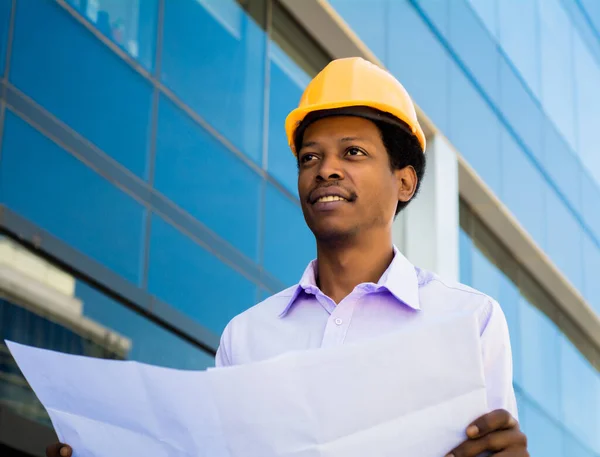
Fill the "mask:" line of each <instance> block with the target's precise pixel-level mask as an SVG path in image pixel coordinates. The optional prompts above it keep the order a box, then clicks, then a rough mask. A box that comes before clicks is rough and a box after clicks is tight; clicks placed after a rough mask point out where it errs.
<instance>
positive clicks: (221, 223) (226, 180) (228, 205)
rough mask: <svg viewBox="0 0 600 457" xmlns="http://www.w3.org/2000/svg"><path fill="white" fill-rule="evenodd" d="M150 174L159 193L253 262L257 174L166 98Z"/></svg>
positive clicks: (257, 194) (258, 191)
mask: <svg viewBox="0 0 600 457" xmlns="http://www.w3.org/2000/svg"><path fill="white" fill-rule="evenodd" d="M155 174H156V176H155V180H154V185H155V187H156V189H157V190H158V191H159V192H161V193H163V194H164V195H166V196H167V197H169V198H170V199H171V200H173V201H174V202H175V203H177V204H178V205H179V206H181V207H182V208H183V209H185V210H186V211H188V212H189V213H190V214H191V215H192V216H194V217H195V218H196V219H198V220H200V221H201V222H202V223H203V224H205V225H206V226H208V227H209V228H210V229H211V230H213V231H214V232H216V233H217V234H219V235H220V236H221V237H223V238H224V239H226V240H227V241H229V242H230V243H231V244H232V245H234V246H236V247H237V248H238V249H240V250H241V251H242V252H243V253H244V254H246V255H247V256H248V257H250V258H251V259H253V260H256V261H258V247H257V239H258V234H257V233H258V232H257V231H258V203H259V198H260V182H261V178H260V176H259V175H258V174H257V173H256V172H255V171H254V170H252V169H251V168H250V167H249V166H248V165H247V164H245V163H244V162H242V161H241V160H240V159H239V158H238V157H236V156H235V154H234V153H233V152H231V151H230V150H228V149H227V148H226V147H225V146H224V145H223V144H222V143H221V142H220V141H219V140H217V139H216V138H215V137H214V136H212V135H211V134H210V133H208V132H207V131H206V130H204V129H203V128H202V127H201V126H199V125H198V124H196V123H195V122H194V121H193V120H192V119H191V118H190V117H189V116H187V114H185V113H184V112H183V111H182V110H180V109H179V108H177V107H176V106H175V105H174V104H173V103H172V102H170V101H169V100H168V99H167V98H166V97H161V99H160V105H159V116H158V132H157V138H156V173H155ZM240 227H244V229H243V230H240Z"/></svg>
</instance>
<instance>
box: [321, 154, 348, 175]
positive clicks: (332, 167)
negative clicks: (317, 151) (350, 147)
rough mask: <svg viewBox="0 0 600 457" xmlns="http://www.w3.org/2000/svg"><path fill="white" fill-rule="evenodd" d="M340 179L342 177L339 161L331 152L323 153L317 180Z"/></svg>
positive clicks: (342, 171)
mask: <svg viewBox="0 0 600 457" xmlns="http://www.w3.org/2000/svg"><path fill="white" fill-rule="evenodd" d="M340 179H344V170H343V168H342V163H341V161H340V160H339V158H337V157H336V156H335V155H333V154H327V155H325V157H324V158H323V160H321V163H320V166H319V172H318V174H317V181H339V180H340Z"/></svg>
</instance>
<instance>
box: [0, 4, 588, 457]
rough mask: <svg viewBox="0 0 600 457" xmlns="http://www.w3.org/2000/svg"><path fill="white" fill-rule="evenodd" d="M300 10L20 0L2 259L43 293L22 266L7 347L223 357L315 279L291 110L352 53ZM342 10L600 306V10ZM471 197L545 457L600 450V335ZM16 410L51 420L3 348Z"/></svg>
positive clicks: (182, 364) (484, 275)
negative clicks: (227, 345)
mask: <svg viewBox="0 0 600 457" xmlns="http://www.w3.org/2000/svg"><path fill="white" fill-rule="evenodd" d="M292 2H293V0H292V1H290V0H238V1H235V0H0V229H1V230H2V233H3V235H4V238H2V240H3V241H0V253H3V255H4V259H3V258H2V257H1V256H0V273H1V272H2V271H5V273H6V272H9V273H6V274H17V275H20V276H18V277H19V278H20V279H19V280H20V281H22V282H23V284H24V285H25V286H24V287H23V290H21V292H20V293H17V292H15V291H11V290H8V289H6V288H5V289H3V288H2V287H3V286H2V285H3V284H4V283H3V282H2V281H1V280H2V275H1V274H0V331H1V332H2V333H1V334H0V337H1V339H2V340H3V339H4V338H9V339H13V340H16V341H21V342H24V343H27V344H35V345H38V346H43V347H49V348H52V349H57V350H62V351H66V352H72V353H78V354H85V355H92V356H99V357H110V358H123V359H132V360H138V361H142V362H147V363H153V364H158V365H163V366H170V367H177V368H191V369H202V368H205V367H207V366H210V365H212V364H213V356H214V352H215V350H216V348H217V345H218V341H219V335H220V333H221V331H222V330H223V328H224V327H225V325H226V323H227V322H228V321H229V320H230V319H231V318H232V317H233V316H235V315H236V314H238V313H240V312H241V311H243V310H245V309H247V308H248V307H250V306H252V305H253V304H255V303H257V302H259V301H260V300H262V299H263V298H265V297H267V296H269V295H270V294H272V293H274V292H277V291H279V290H281V289H283V288H285V287H287V286H289V285H291V284H293V283H295V282H297V281H298V279H299V277H300V275H301V273H302V271H303V269H304V268H305V266H306V264H307V263H308V262H309V261H310V260H311V259H312V258H313V257H314V255H315V248H314V241H313V239H312V235H311V233H310V232H309V230H308V229H307V228H306V226H305V224H304V219H303V217H302V213H301V209H300V205H299V202H298V197H297V190H296V173H297V168H296V164H295V161H294V158H293V156H292V154H291V153H290V151H289V148H288V146H287V143H286V138H285V132H284V129H283V125H284V119H285V116H286V115H287V113H288V112H289V111H290V110H291V109H292V108H293V107H294V106H295V105H296V104H297V102H298V100H299V98H300V95H301V93H302V90H303V88H304V87H305V86H306V84H307V83H308V81H309V80H310V78H311V77H312V76H313V75H314V74H316V72H318V71H319V70H320V69H321V68H322V67H323V66H324V65H325V64H326V63H327V62H328V61H329V60H330V59H331V58H333V57H337V56H334V55H333V54H332V52H331V51H330V49H331V47H329V48H328V46H327V45H326V44H325V43H323V42H321V41H320V39H319V38H318V37H317V36H316V34H315V33H311V32H310V30H308V29H307V27H306V24H303V23H302V21H301V20H300V19H299V18H298V17H297V16H295V15H294V14H292V12H291V9H290V3H292ZM325 3H327V2H314V1H312V0H310V1H306V2H304V3H303V5H307V6H306V8H309V7H312V6H314V5H316V4H321V5H322V4H325ZM298 5H299V3H298V2H296V5H295V7H296V8H301V7H299V6H298ZM311 5H312V6H311ZM328 5H329V6H330V7H331V8H330V10H331V11H330V12H329V14H332V15H335V16H336V18H337V19H338V22H337V23H338V24H339V27H340V30H342V31H345V32H344V33H347V34H350V35H352V36H353V39H354V40H358V41H359V42H360V43H361V46H363V47H364V48H368V50H369V52H371V53H372V55H373V56H375V57H376V58H377V59H378V60H379V62H380V63H381V64H383V65H384V66H385V67H386V68H387V69H389V71H390V72H392V73H393V74H394V75H395V76H396V77H397V78H398V79H399V80H400V81H401V82H402V83H403V84H404V85H405V87H406V88H407V90H408V91H409V92H410V94H411V95H412V96H413V98H414V100H415V102H416V103H417V104H418V106H419V109H420V110H421V112H422V114H423V115H424V116H426V117H427V120H428V124H429V125H430V126H433V127H432V128H430V129H429V130H431V132H429V134H430V135H441V136H443V137H444V138H446V139H447V141H448V142H449V143H450V144H451V145H452V147H453V149H454V150H455V151H456V154H457V155H458V156H460V158H461V160H463V161H464V163H466V164H468V166H469V167H471V168H472V170H473V171H474V173H475V174H476V175H477V176H478V178H479V179H480V180H481V182H483V183H484V185H485V187H486V189H487V190H488V191H489V192H490V193H491V194H493V196H494V198H495V199H496V200H497V204H498V205H500V206H501V207H502V208H503V211H506V212H507V213H509V214H510V215H511V217H512V218H513V219H514V220H515V221H517V223H518V225H519V227H520V228H521V229H522V230H523V232H524V233H526V234H527V236H528V237H529V239H530V240H531V242H532V243H533V244H534V245H535V246H536V248H537V249H538V250H539V253H540V254H539V255H540V256H541V258H543V260H544V262H547V263H548V264H550V265H552V268H554V270H555V271H556V272H557V273H556V274H558V275H560V276H561V277H562V278H564V279H565V281H566V282H568V284H569V285H570V287H571V288H572V289H573V290H574V291H575V292H574V293H576V294H578V295H577V296H579V297H581V300H582V302H584V303H585V306H587V307H588V308H589V309H591V310H592V311H594V312H595V314H594V318H595V319H600V318H599V317H598V315H600V281H598V279H597V274H598V272H599V271H600V211H599V210H598V205H599V204H600V155H599V154H598V148H597V146H596V142H597V140H596V137H595V135H596V131H597V126H599V125H600V91H599V90H598V87H600V6H598V5H600V4H599V3H597V2H596V1H595V0H451V1H447V0H329V2H328ZM308 25H309V26H310V23H309V24H308ZM308 28H310V27H308ZM465 197H467V196H466V195H463V190H462V188H461V194H460V195H456V200H457V201H458V200H459V199H460V200H461V202H462V203H461V204H460V229H459V240H458V241H457V250H458V255H459V259H460V275H459V278H458V279H460V280H461V281H462V282H464V283H467V284H469V285H472V286H473V287H475V288H477V289H480V290H482V291H483V292H485V293H488V294H489V295H491V296H493V297H494V298H496V299H497V300H498V301H499V302H500V304H501V306H502V307H503V309H504V311H505V314H506V316H507V320H508V322H509V327H510V331H511V341H512V345H513V353H514V365H515V388H516V390H517V394H518V401H519V409H520V420H521V423H522V426H523V428H524V429H525V431H526V433H527V434H528V437H529V441H530V453H531V455H532V456H534V457H537V456H539V457H542V456H544V457H550V456H561V457H579V456H582V457H584V456H585V457H588V456H589V457H592V456H600V374H599V372H598V368H599V367H600V356H599V355H598V354H599V353H600V347H597V346H596V344H595V343H594V341H593V338H590V337H589V335H583V334H582V332H580V331H579V329H578V327H577V323H573V322H571V320H570V318H569V313H568V312H564V310H562V309H561V305H560V303H558V302H557V300H555V299H554V297H552V295H551V294H550V293H549V291H548V290H547V287H546V285H545V284H543V283H540V282H539V281H538V280H537V279H536V276H535V274H534V273H535V271H533V272H532V271H528V269H527V268H526V267H524V266H523V265H521V264H520V262H519V260H518V259H517V258H516V257H515V256H514V255H513V254H514V252H513V251H514V249H516V248H515V247H514V246H511V245H510V244H508V245H507V244H506V243H504V242H502V241H500V240H498V239H497V236H496V235H498V231H502V230H503V227H497V226H496V227H495V226H486V224H485V223H484V222H482V220H481V218H480V217H479V214H478V213H479V211H480V208H479V207H478V206H477V205H473V204H468V203H466V202H465V200H464V199H465ZM3 242H4V243H5V244H6V246H8V247H7V248H6V249H5V250H4V251H3V250H2V248H1V246H2V243H3ZM24 265H25V266H24ZM27 265H29V267H27ZM3 266H4V267H5V270H2V268H1V267H3ZM41 271H44V272H45V273H44V274H43V275H42V273H40V272H41ZM15 272H17V273H15ZM38 273H39V274H38ZM52 275H55V276H52ZM56 275H57V276H56ZM59 276H60V278H62V279H61V280H60V281H58V280H55V281H53V280H51V279H48V278H54V277H59ZM44 278H45V279H44ZM61 281H62V282H61ZM33 283H35V284H38V283H39V284H42V285H43V287H42V286H40V288H41V289H43V290H44V291H45V292H44V294H45V295H43V294H42V295H40V297H37V298H35V297H31V296H30V295H27V294H26V292H24V291H26V290H27V289H28V288H27V284H33ZM58 283H60V284H63V283H64V284H66V285H65V286H64V287H62V286H61V287H58V286H56V284H58ZM46 289H47V290H46ZM57 294H58V295H57ZM59 296H60V300H59V299H58V298H57V297H59ZM43 297H52V300H54V301H52V303H55V302H56V303H59V302H60V303H63V302H64V303H67V304H69V303H70V304H71V305H69V306H71V308H69V309H70V310H72V312H71V311H70V314H69V313H66V311H65V312H63V311H60V312H59V310H60V309H62V308H60V306H62V305H56V307H54V308H53V307H52V306H41V305H40V303H41V302H44V303H49V302H50V301H48V300H50V299H49V298H46V299H45V298H43ZM61 300H62V301H61ZM74 303H79V305H74ZM65 307H68V306H67V305H65ZM59 308H60V309H59ZM65 309H66V308H65ZM567 311H568V310H567ZM115 341H117V343H118V344H117V343H115ZM0 407H6V408H8V409H10V410H11V411H12V412H14V413H15V414H19V415H21V416H25V417H27V418H28V419H31V420H32V421H37V422H41V423H44V422H45V420H46V419H45V416H44V414H43V411H41V410H40V408H39V405H37V404H36V400H35V398H34V397H33V396H32V395H31V393H30V391H28V388H27V386H26V384H25V383H24V380H23V379H22V378H20V377H19V375H18V373H17V371H16V370H15V367H14V365H13V364H12V362H11V360H10V359H9V357H8V355H7V353H6V350H5V348H4V349H2V346H0ZM0 449H1V448H0ZM15 455H16V454H15Z"/></svg>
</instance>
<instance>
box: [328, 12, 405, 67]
mask: <svg viewBox="0 0 600 457" xmlns="http://www.w3.org/2000/svg"><path fill="white" fill-rule="evenodd" d="M400 1H402V2H405V1H406V0H400ZM329 3H331V5H332V6H333V7H334V8H335V9H336V11H337V12H338V13H339V14H340V16H342V17H343V18H344V21H345V22H346V23H347V24H348V25H349V26H350V28H351V29H352V30H354V31H355V32H356V33H357V34H358V36H359V37H360V39H361V41H363V42H364V43H365V44H366V45H367V46H368V47H369V49H370V50H371V51H372V52H373V53H374V54H375V55H376V56H377V58H379V60H381V61H382V62H384V63H385V60H386V58H387V43H386V37H387V33H386V28H385V26H383V24H385V23H386V17H387V11H388V8H389V6H388V3H389V1H388V0H369V1H368V2H366V1H365V0H330V1H329Z"/></svg>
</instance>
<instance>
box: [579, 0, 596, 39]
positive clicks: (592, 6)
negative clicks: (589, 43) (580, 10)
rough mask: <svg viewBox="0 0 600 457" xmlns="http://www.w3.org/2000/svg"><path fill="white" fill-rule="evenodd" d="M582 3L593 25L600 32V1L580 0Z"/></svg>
mask: <svg viewBox="0 0 600 457" xmlns="http://www.w3.org/2000/svg"><path fill="white" fill-rule="evenodd" d="M580 4H581V5H583V7H584V9H585V12H586V13H587V16H588V17H589V19H590V21H591V22H592V24H593V27H594V28H595V29H596V31H598V32H600V3H599V2H597V1H596V0H580Z"/></svg>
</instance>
